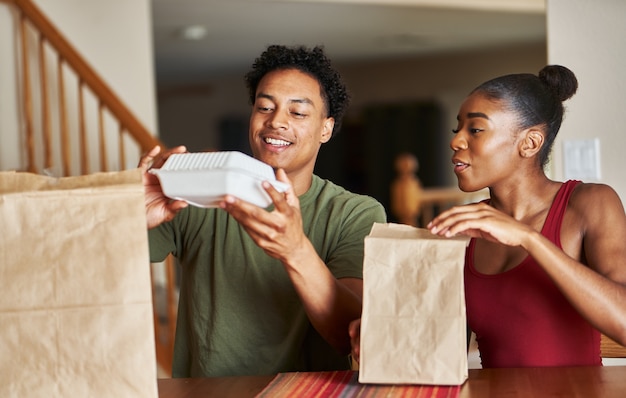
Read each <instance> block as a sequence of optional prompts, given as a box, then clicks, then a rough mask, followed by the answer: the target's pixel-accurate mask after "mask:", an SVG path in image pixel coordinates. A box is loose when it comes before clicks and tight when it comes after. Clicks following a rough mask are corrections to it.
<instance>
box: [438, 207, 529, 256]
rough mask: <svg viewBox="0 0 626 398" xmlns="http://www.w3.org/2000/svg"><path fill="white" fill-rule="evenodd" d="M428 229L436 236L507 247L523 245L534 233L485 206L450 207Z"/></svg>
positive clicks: (526, 226)
mask: <svg viewBox="0 0 626 398" xmlns="http://www.w3.org/2000/svg"><path fill="white" fill-rule="evenodd" d="M427 228H428V229H429V230H430V232H432V233H433V234H436V235H441V236H447V237H451V236H455V235H465V236H469V237H471V238H482V239H486V240H489V241H491V242H498V243H501V244H503V245H507V246H524V242H525V240H526V238H527V237H528V236H529V233H531V232H534V230H533V229H532V228H531V227H530V226H528V225H526V224H523V223H521V222H519V221H517V220H515V219H514V218H513V217H511V216H509V215H506V214H504V213H502V212H501V211H499V210H496V209H494V208H493V207H491V206H489V205H488V204H486V203H475V204H470V205H463V206H456V207H453V208H451V209H449V210H447V211H445V212H443V213H441V214H440V215H439V216H437V217H436V218H435V219H434V220H432V221H431V222H430V223H428V225H427Z"/></svg>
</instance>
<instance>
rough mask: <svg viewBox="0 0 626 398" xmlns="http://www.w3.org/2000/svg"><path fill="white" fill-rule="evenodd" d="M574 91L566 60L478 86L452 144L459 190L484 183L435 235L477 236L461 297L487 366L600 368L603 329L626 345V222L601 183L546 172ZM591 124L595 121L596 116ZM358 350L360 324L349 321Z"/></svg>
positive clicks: (443, 218) (434, 228)
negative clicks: (479, 198) (480, 197)
mask: <svg viewBox="0 0 626 398" xmlns="http://www.w3.org/2000/svg"><path fill="white" fill-rule="evenodd" d="M577 87H578V84H577V80H576V77H575V76H574V74H573V73H572V72H571V71H570V70H569V69H567V68H565V67H563V66H558V65H549V66H546V67H544V68H543V69H542V70H541V71H540V72H539V75H538V76H535V75H532V74H514V75H507V76H502V77H498V78H496V79H493V80H490V81H487V82H485V83H483V84H482V85H480V86H479V87H477V88H476V89H475V90H474V91H472V92H471V93H470V95H469V96H468V97H467V98H466V100H465V101H464V102H463V104H462V106H461V109H460V112H459V115H458V116H457V119H458V126H457V129H456V130H454V133H455V136H454V138H453V139H452V141H451V143H450V146H451V148H452V150H453V151H454V155H453V157H452V162H453V164H454V171H455V173H456V175H457V178H458V185H459V187H460V188H461V190H463V191H466V192H471V191H477V190H480V189H482V188H485V187H488V188H489V192H490V198H489V199H488V200H486V201H484V202H482V203H478V204H471V205H465V206H458V207H454V208H452V209H450V210H448V211H445V212H443V213H442V214H440V215H439V216H438V217H436V218H435V219H434V220H433V221H432V222H431V223H429V225H428V228H429V229H430V231H431V232H432V233H434V234H438V235H443V236H454V235H466V236H469V237H471V238H472V239H471V241H470V244H469V246H468V249H467V252H466V264H465V271H464V272H465V275H464V276H465V296H466V304H467V318H468V323H469V327H470V328H471V329H472V331H474V332H475V333H476V338H477V342H478V346H479V351H480V355H481V361H482V366H483V367H485V368H488V367H528V366H578V365H601V364H602V360H601V357H600V332H599V331H601V332H602V333H604V334H606V335H608V336H609V337H611V338H613V339H614V340H616V341H617V342H619V343H621V344H626V215H625V214H624V207H623V205H622V203H621V201H620V199H619V197H618V196H617V194H616V193H615V191H614V190H613V189H611V188H610V187H609V186H607V185H603V184H588V183H581V182H579V181H567V182H564V183H562V182H557V181H552V180H550V179H549V178H548V177H547V176H546V174H545V172H544V166H545V165H546V163H547V161H548V156H549V153H550V150H551V147H552V144H553V142H554V139H555V136H556V134H557V132H558V130H559V128H560V126H561V121H562V119H563V112H564V108H563V104H562V102H563V101H565V100H567V99H568V98H570V97H571V96H572V95H574V93H575V92H576V90H577ZM590 117H592V115H590ZM351 327H352V329H351V330H350V332H351V336H352V337H353V354H356V355H358V349H356V350H355V348H358V341H357V327H358V324H357V322H355V323H353V324H352V325H351Z"/></svg>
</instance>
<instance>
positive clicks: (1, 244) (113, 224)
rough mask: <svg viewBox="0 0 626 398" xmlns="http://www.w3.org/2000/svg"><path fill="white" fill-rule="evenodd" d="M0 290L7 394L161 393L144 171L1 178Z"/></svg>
mask: <svg viewBox="0 0 626 398" xmlns="http://www.w3.org/2000/svg"><path fill="white" fill-rule="evenodd" d="M0 292H2V293H1V294H0V325H1V326H0V396H2V397H116V398H119V397H133V398H135V397H156V396H157V382H156V380H157V375H156V354H155V340H154V321H153V312H152V299H151V297H152V296H151V294H152V293H151V278H150V261H149V258H148V242H147V234H146V221H145V208H144V191H143V186H142V183H141V171H140V170H139V169H135V170H128V171H123V172H113V173H98V174H93V175H88V176H81V177H65V178H53V177H46V176H41V175H36V174H30V173H21V172H0Z"/></svg>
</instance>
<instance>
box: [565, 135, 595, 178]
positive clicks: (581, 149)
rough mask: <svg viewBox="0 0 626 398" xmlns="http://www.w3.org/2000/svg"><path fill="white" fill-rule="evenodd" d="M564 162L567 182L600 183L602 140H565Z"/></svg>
mask: <svg viewBox="0 0 626 398" xmlns="http://www.w3.org/2000/svg"><path fill="white" fill-rule="evenodd" d="M563 162H564V165H563V166H564V167H563V170H564V174H565V179H566V180H570V179H573V180H582V181H590V182H591V181H595V182H598V181H600V140H599V139H598V138H593V139H588V140H564V141H563Z"/></svg>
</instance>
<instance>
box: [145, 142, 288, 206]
mask: <svg viewBox="0 0 626 398" xmlns="http://www.w3.org/2000/svg"><path fill="white" fill-rule="evenodd" d="M150 172H151V173H152V174H155V175H156V176H157V177H158V178H159V181H160V182H161V188H162V189H163V193H164V194H165V196H167V197H168V198H171V199H176V200H184V201H186V202H188V203H189V204H191V205H194V206H198V207H217V206H218V204H219V202H220V201H221V200H222V199H223V198H224V196H225V195H232V196H235V197H237V198H239V199H241V200H244V201H246V202H250V203H252V204H254V205H257V206H259V207H267V206H269V205H270V204H271V203H272V200H271V198H270V196H269V194H268V193H267V192H265V189H263V186H262V185H261V183H262V182H263V181H268V182H269V183H270V184H272V186H273V187H274V188H275V189H276V190H277V191H279V192H284V191H286V190H287V188H288V184H286V183H284V182H281V181H278V180H276V176H275V175H274V170H273V169H272V167H271V166H270V165H268V164H266V163H263V162H261V161H260V160H257V159H255V158H253V157H251V156H248V155H246V154H244V153H242V152H237V151H221V152H202V153H176V154H172V155H170V156H169V157H168V158H167V160H166V161H165V163H164V164H163V166H162V167H161V168H160V169H150Z"/></svg>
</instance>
